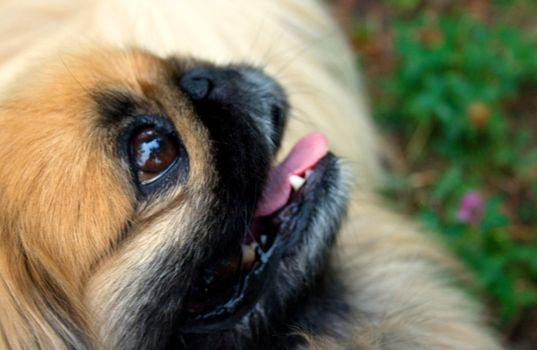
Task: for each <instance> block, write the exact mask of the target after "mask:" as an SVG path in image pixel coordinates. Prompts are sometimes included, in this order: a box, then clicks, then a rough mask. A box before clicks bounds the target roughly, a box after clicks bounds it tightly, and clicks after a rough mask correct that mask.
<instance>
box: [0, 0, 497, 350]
mask: <svg viewBox="0 0 537 350" xmlns="http://www.w3.org/2000/svg"><path fill="white" fill-rule="evenodd" d="M0 16H1V17H2V18H3V21H2V24H1V25H0V38H2V39H3V42H4V43H5V44H4V45H2V47H0V81H1V82H2V85H0V91H1V95H0V96H1V101H2V102H1V103H0V163H1V164H3V166H2V167H0V179H2V180H1V183H0V208H2V210H0V239H1V242H2V243H1V246H0V313H1V315H2V316H0V317H1V318H0V349H32V348H36V347H37V344H39V346H40V347H41V348H43V349H62V348H65V345H64V344H63V341H62V340H61V339H60V336H59V334H61V336H63V337H66V338H73V342H74V341H75V340H74V339H75V335H74V334H73V332H81V333H84V334H86V335H87V337H88V338H89V339H90V341H91V342H92V343H93V346H94V347H96V348H110V347H111V346H110V344H113V343H114V339H113V337H114V334H113V327H114V324H113V323H114V322H115V321H114V317H120V316H119V315H115V314H114V307H115V304H114V303H116V304H118V303H120V302H121V300H120V296H116V295H114V289H115V288H116V287H117V286H116V285H115V283H116V282H115V280H114V276H120V275H122V274H124V273H125V271H129V269H135V268H136V267H137V266H143V263H144V261H143V260H142V261H140V259H138V255H137V254H136V251H137V250H138V249H141V248H142V247H143V249H144V250H146V251H148V252H156V251H157V250H158V249H159V244H160V243H161V242H164V241H165V239H166V237H163V235H164V233H165V230H164V229H163V228H165V227H167V226H169V225H172V224H174V223H175V222H178V221H173V220H181V218H185V219H184V220H183V221H181V224H182V225H185V222H188V217H189V216H190V214H191V213H195V212H196V210H202V208H203V203H204V200H205V199H204V198H198V199H196V201H193V202H192V203H194V204H193V207H191V208H190V209H189V208H185V207H181V205H180V203H179V204H177V207H178V208H180V209H179V210H180V211H179V213H178V212H176V213H174V217H173V218H172V216H170V215H166V213H164V214H162V213H161V212H160V211H161V209H162V208H164V207H166V204H167V203H163V204H162V208H149V209H150V210H146V211H144V213H147V217H144V218H140V220H141V221H142V222H147V223H151V225H150V227H144V226H143V225H142V226H141V227H142V228H141V230H143V235H139V236H135V238H134V239H132V240H130V241H128V244H120V245H119V246H118V245H116V243H117V240H118V239H119V237H118V235H119V233H120V232H121V229H122V227H121V225H123V224H124V221H125V218H130V217H132V215H133V212H134V211H135V210H136V209H135V208H134V206H133V202H134V200H133V196H134V194H133V193H130V192H128V191H125V188H127V187H128V186H118V184H121V182H122V181H124V180H122V178H123V177H122V176H121V170H120V169H118V167H117V165H116V164H114V163H113V161H112V160H111V159H109V157H107V153H106V150H104V149H103V147H105V146H104V145H103V144H101V143H96V142H95V141H94V140H96V138H95V135H88V132H89V131H91V130H92V128H91V127H90V125H89V123H92V122H93V121H94V120H93V119H92V115H91V114H92V106H91V103H90V101H89V98H88V91H90V90H91V89H92V88H93V87H94V86H96V85H100V86H103V85H104V86H120V87H122V88H124V89H128V90H129V91H132V92H133V93H135V94H137V95H139V96H142V97H144V96H145V97H151V96H154V95H158V96H163V97H161V101H159V102H160V103H162V105H164V108H166V109H167V110H169V111H174V112H173V113H175V114H173V113H172V114H173V116H172V117H173V120H174V124H175V126H176V128H177V129H178V130H179V132H180V133H181V135H183V137H184V139H183V141H184V142H185V144H188V145H191V146H192V147H191V149H197V150H198V153H195V154H190V156H191V158H192V159H193V161H192V162H191V164H193V165H194V166H193V169H191V171H192V172H193V174H194V176H192V178H194V179H198V180H196V181H197V182H196V181H194V182H190V183H189V184H188V185H187V186H186V188H179V189H177V191H176V193H175V194H174V195H173V196H172V197H173V198H169V200H170V201H173V200H176V201H179V202H180V201H181V199H180V198H182V196H188V195H189V194H188V193H190V192H195V191H196V188H198V189H199V188H201V187H203V186H204V185H205V183H207V182H210V181H211V177H212V176H214V175H213V174H211V168H210V166H209V165H208V164H210V159H207V158H206V157H207V154H208V152H206V149H205V148H204V147H205V146H204V143H203V140H206V138H207V135H205V134H204V131H203V130H202V128H199V127H196V124H195V122H194V121H193V120H191V119H189V117H188V115H189V111H188V110H179V111H177V110H174V109H173V108H172V107H171V102H170V97H169V96H167V93H166V88H165V86H162V85H161V83H162V76H163V73H162V70H163V69H165V68H164V66H163V65H162V62H161V61H160V60H159V59H158V58H156V57H155V56H152V55H150V54H146V53H143V52H142V51H137V50H131V49H129V48H130V47H140V48H142V49H146V50H147V51H149V52H151V53H154V54H156V55H160V56H161V57H164V56H167V55H169V54H177V55H181V56H189V55H191V56H193V57H196V58H199V59H206V60H210V61H214V62H217V63H226V62H237V61H239V62H249V63H255V64H259V65H263V66H266V69H267V71H268V72H269V73H272V74H273V75H274V76H275V77H276V78H277V79H279V80H280V81H281V82H282V83H283V85H284V86H285V88H286V89H287V90H288V92H289V94H290V102H291V106H292V110H293V118H292V119H291V121H290V125H289V127H288V131H287V134H286V138H285V140H284V144H283V150H282V152H281V153H280V154H282V155H283V154H286V151H287V150H288V149H289V148H290V147H291V145H292V144H293V143H294V142H295V141H296V140H297V139H298V137H300V136H302V135H304V134H306V133H307V132H309V131H312V130H321V131H323V133H325V134H326V135H327V137H328V139H329V142H330V146H331V149H333V151H334V153H336V154H338V155H341V156H343V157H344V158H346V159H347V160H348V165H349V168H350V169H351V177H352V179H353V182H354V183H356V184H357V186H356V190H355V194H354V196H353V204H352V206H351V209H350V215H349V219H348V220H347V221H346V223H345V225H344V227H343V229H342V232H341V234H340V239H339V241H338V245H337V253H336V254H334V259H335V261H336V263H337V265H338V266H340V267H341V269H342V270H344V271H345V274H346V276H347V278H346V282H347V284H348V285H349V287H350V289H351V290H352V291H353V296H352V300H353V303H354V305H355V307H356V308H357V309H358V310H360V311H361V312H360V313H359V314H357V315H356V322H351V323H350V324H346V325H342V329H344V330H345V332H346V333H347V335H348V336H346V337H342V338H340V339H331V338H319V337H318V336H317V335H315V334H312V335H310V334H304V336H305V337H307V339H308V340H309V341H310V348H312V349H324V348H326V349H338V348H341V349H354V348H360V349H362V348H363V349H499V348H500V345H498V343H497V342H496V340H495V339H494V337H493V336H492V335H491V334H490V332H489V331H488V330H487V329H486V327H485V326H484V323H483V320H482V318H481V316H480V315H481V311H480V310H479V308H477V307H476V305H475V304H474V303H472V302H470V301H469V300H468V298H467V297H466V296H465V295H464V294H463V293H462V292H460V291H459V290H458V289H457V288H456V287H455V286H454V284H455V282H458V283H461V282H462V283H465V282H466V280H465V279H464V277H463V278H462V279H460V278H461V276H465V275H464V272H463V270H462V269H461V268H460V267H459V265H458V264H457V263H456V262H455V261H453V260H452V259H451V258H450V257H449V256H448V255H446V254H445V253H444V252H443V251H442V250H441V249H440V248H438V245H437V244H436V243H434V242H431V240H430V239H428V238H427V237H426V236H425V235H423V234H421V233H420V232H419V231H420V230H419V229H418V228H417V227H416V225H415V224H413V223H411V222H408V221H407V220H405V219H402V218H401V217H399V216H397V215H395V214H392V213H391V212H389V211H388V210H386V209H384V207H383V206H382V205H379V204H378V200H377V199H376V198H375V196H374V195H373V194H372V193H374V188H375V186H376V185H377V184H378V183H379V182H381V181H380V178H381V176H382V175H381V172H380V170H379V166H378V160H377V149H378V146H377V143H376V140H375V139H376V137H375V131H374V128H373V127H372V126H371V123H370V120H369V119H368V113H367V108H366V106H365V103H364V100H363V98H364V97H363V93H361V91H360V87H359V80H358V77H357V75H356V73H355V71H354V61H353V58H352V56H351V54H350V53H349V51H348V50H347V48H346V46H345V44H344V40H343V39H342V37H341V34H340V33H339V31H338V30H337V28H336V26H335V25H334V24H333V23H332V21H331V19H330V18H329V17H328V16H327V15H326V11H325V9H324V8H323V7H322V6H321V5H319V4H318V3H317V2H315V1H313V0H311V1H306V0H265V1H263V0H259V1H253V0H234V1H224V0H204V1H197V0H188V1H187V0H182V1H164V0H162V1H141V2H136V1H126V0H123V1H121V0H112V1H82V0H80V1H64V0H54V1H49V2H47V4H46V5H43V3H40V2H38V1H32V0H26V1H20V0H17V1H15V0H13V1H4V3H3V4H0ZM36 28H39V30H37V29H36ZM97 45H99V46H97ZM102 47H118V49H103V48H102ZM73 52H74V54H72V53H73ZM42 67H46V69H45V70H43V69H42ZM103 137H106V136H105V135H103ZM92 140H93V141H92ZM29 159H31V160H32V161H28V160H29ZM52 164H54V165H57V164H62V165H63V167H57V166H54V167H52V166H51V165H52ZM73 166H74V167H77V169H76V171H75V174H76V176H74V177H73V176H72V175H71V176H69V177H67V176H62V172H63V171H65V167H73ZM70 170H71V171H73V169H70ZM36 178H39V180H38V181H36V180H35V179H36ZM29 183H37V184H38V185H36V186H28V185H27V184H29ZM189 191H190V192H189ZM51 193H52V194H51ZM51 195H52V196H53V197H56V198H62V200H58V201H54V202H53V203H50V202H47V201H46V198H50V196H51ZM87 198H91V200H87ZM177 198H179V199H177ZM73 212H75V213H76V214H73ZM152 213H159V215H158V216H156V217H155V218H153V217H151V215H152ZM51 217H54V218H55V219H54V220H51V219H50V218H51ZM183 239H188V237H183ZM148 255H149V253H148ZM148 255H147V256H148ZM133 277H134V276H133ZM118 283H119V282H118ZM121 283H128V280H122V282H121ZM51 310H52V311H54V312H55V314H54V315H53V314H52V313H51ZM58 315H60V317H62V318H63V319H58V318H57V317H58ZM110 315H112V316H110ZM297 331H298V332H300V330H297Z"/></svg>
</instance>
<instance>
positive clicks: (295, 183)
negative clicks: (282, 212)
mask: <svg viewBox="0 0 537 350" xmlns="http://www.w3.org/2000/svg"><path fill="white" fill-rule="evenodd" d="M305 182H306V179H304V178H303V177H300V176H298V175H291V176H289V183H290V184H291V187H293V189H294V190H295V191H298V190H299V189H300V187H302V186H303V185H304V183H305Z"/></svg>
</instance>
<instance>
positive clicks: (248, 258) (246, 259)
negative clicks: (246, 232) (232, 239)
mask: <svg viewBox="0 0 537 350" xmlns="http://www.w3.org/2000/svg"><path fill="white" fill-rule="evenodd" d="M241 248H242V263H243V264H244V263H251V262H253V261H254V260H255V245H253V244H249V245H246V244H241Z"/></svg>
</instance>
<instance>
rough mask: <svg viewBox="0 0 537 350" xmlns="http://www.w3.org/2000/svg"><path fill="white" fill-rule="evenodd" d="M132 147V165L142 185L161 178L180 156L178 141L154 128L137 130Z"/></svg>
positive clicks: (132, 139) (132, 140)
mask: <svg viewBox="0 0 537 350" xmlns="http://www.w3.org/2000/svg"><path fill="white" fill-rule="evenodd" d="M130 146H131V156H132V163H133V166H134V167H135V171H136V176H137V177H138V181H139V183H140V184H142V185H145V184H148V183H151V182H153V181H155V180H157V179H158V178H160V177H161V176H162V175H163V174H165V173H166V171H167V170H168V169H170V168H171V167H172V165H173V164H174V163H175V162H176V161H177V158H178V156H179V147H178V145H177V141H176V140H175V139H174V138H173V137H172V136H171V135H169V134H168V133H166V132H163V131H161V130H159V129H158V128H156V127H154V126H147V127H144V128H141V129H139V130H137V131H136V132H135V133H134V134H133V136H132V138H131V145H130Z"/></svg>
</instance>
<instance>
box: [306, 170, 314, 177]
mask: <svg viewBox="0 0 537 350" xmlns="http://www.w3.org/2000/svg"><path fill="white" fill-rule="evenodd" d="M312 173H313V170H311V169H308V170H306V174H304V175H305V177H306V179H307V178H308V177H310V175H311V174H312Z"/></svg>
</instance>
